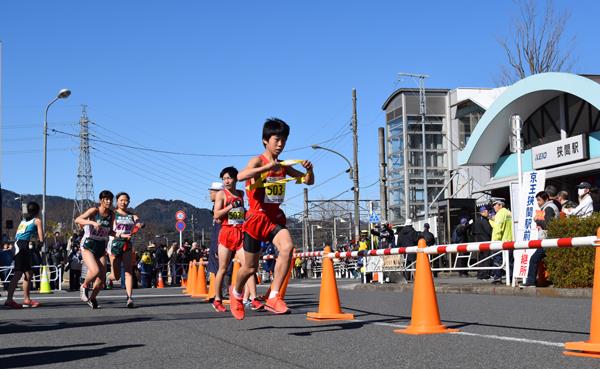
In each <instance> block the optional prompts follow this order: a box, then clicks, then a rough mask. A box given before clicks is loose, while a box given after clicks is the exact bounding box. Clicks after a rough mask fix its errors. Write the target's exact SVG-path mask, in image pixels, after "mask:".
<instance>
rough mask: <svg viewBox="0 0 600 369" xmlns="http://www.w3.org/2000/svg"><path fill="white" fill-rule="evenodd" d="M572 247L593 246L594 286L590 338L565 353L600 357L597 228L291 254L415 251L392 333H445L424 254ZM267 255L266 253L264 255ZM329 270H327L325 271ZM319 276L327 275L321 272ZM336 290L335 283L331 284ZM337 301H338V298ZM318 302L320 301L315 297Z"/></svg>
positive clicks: (325, 292) (324, 288)
mask: <svg viewBox="0 0 600 369" xmlns="http://www.w3.org/2000/svg"><path fill="white" fill-rule="evenodd" d="M572 247H596V251H595V266H594V286H593V290H592V311H591V318H590V339H589V340H587V341H582V342H567V343H565V349H566V351H564V354H565V355H569V356H586V357H593V358H600V228H599V229H598V230H597V233H596V236H588V237H572V238H558V239H546V240H532V241H492V242H473V243H464V244H455V245H437V246H426V244H425V240H423V239H421V240H419V246H410V247H396V248H388V249H378V250H364V251H348V252H330V251H329V249H328V248H327V249H325V250H324V251H315V252H303V253H297V254H294V255H293V257H294V258H298V257H300V258H304V257H321V258H323V259H341V258H355V257H361V256H362V257H368V256H386V255H400V254H417V269H416V275H415V282H414V287H413V305H412V316H411V324H410V325H409V326H408V328H406V329H403V330H395V332H396V333H405V334H437V333H448V332H451V331H453V330H451V329H448V328H446V327H445V326H443V325H442V324H441V320H440V316H439V309H438V304H437V297H436V295H435V288H434V284H433V277H432V273H431V267H430V265H429V258H428V255H432V254H447V253H459V252H482V251H507V250H526V249H545V248H572ZM267 258H271V256H266V257H264V259H267ZM328 273H329V272H328ZM323 274H324V275H323V279H324V278H329V277H326V276H325V271H324V272H323ZM335 292H336V293H337V286H336V288H335ZM332 293H333V292H331V283H330V282H328V284H327V285H325V284H324V283H323V282H322V284H321V294H320V300H324V299H326V298H329V297H328V296H330V295H331V294H332ZM338 303H339V302H338ZM319 306H321V301H319Z"/></svg>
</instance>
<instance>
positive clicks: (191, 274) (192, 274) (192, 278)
mask: <svg viewBox="0 0 600 369" xmlns="http://www.w3.org/2000/svg"><path fill="white" fill-rule="evenodd" d="M197 275H198V269H197V268H196V263H195V262H194V261H191V262H190V269H189V270H188V284H187V289H186V291H187V294H188V295H190V296H191V295H192V294H193V293H194V291H195V290H196V276H197Z"/></svg>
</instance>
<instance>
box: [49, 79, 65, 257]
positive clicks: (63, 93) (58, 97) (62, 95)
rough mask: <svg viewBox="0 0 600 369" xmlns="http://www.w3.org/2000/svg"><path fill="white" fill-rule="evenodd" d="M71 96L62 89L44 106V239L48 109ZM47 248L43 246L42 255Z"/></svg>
mask: <svg viewBox="0 0 600 369" xmlns="http://www.w3.org/2000/svg"><path fill="white" fill-rule="evenodd" d="M70 95H71V90H69V89H66V88H63V89H62V90H60V91H58V95H56V97H55V98H54V99H53V100H52V101H50V103H49V104H48V105H47V106H46V113H45V114H44V172H43V174H42V177H43V184H42V187H43V193H42V234H43V235H44V237H46V163H47V156H48V155H47V154H48V149H47V144H48V109H50V106H52V104H54V103H55V102H56V101H57V100H58V99H66V98H67V97H69V96H70ZM46 249H47V247H46V246H45V244H44V253H45V250H46Z"/></svg>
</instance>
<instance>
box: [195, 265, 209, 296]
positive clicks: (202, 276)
mask: <svg viewBox="0 0 600 369" xmlns="http://www.w3.org/2000/svg"><path fill="white" fill-rule="evenodd" d="M207 296H208V290H207V289H206V271H205V270H204V263H203V262H202V260H200V263H199V265H198V271H197V273H196V283H195V284H194V292H192V297H193V298H206V297H207Z"/></svg>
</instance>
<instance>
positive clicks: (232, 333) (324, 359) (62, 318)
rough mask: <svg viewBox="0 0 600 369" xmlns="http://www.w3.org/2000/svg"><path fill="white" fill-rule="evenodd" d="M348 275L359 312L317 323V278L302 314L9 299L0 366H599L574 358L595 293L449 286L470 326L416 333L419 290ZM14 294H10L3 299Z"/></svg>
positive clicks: (300, 302)
mask: <svg viewBox="0 0 600 369" xmlns="http://www.w3.org/2000/svg"><path fill="white" fill-rule="evenodd" d="M352 283H354V282H350V281H346V282H340V285H339V286H340V300H341V302H342V307H343V309H344V311H345V312H350V313H354V314H355V316H356V320H354V321H350V322H327V323H315V322H311V321H307V320H306V316H305V314H306V312H307V311H316V309H317V307H318V297H319V285H318V282H315V281H311V282H300V283H298V282H293V283H292V284H291V285H290V288H289V289H288V297H287V301H288V305H289V306H290V307H291V308H292V309H293V312H292V314H289V315H285V316H274V315H271V314H270V313H267V312H249V313H248V314H247V317H246V319H245V320H243V321H236V320H235V319H233V318H232V317H231V315H230V313H229V312H228V313H226V314H220V313H216V312H214V311H213V310H212V308H211V307H210V305H208V304H206V303H200V302H199V301H198V300H193V299H191V298H189V297H185V296H183V295H182V294H181V292H180V289H175V288H165V289H159V290H157V289H145V290H136V291H135V294H134V296H136V298H135V301H136V304H137V306H138V307H137V308H136V309H132V310H128V309H125V308H124V305H125V297H124V294H123V292H122V291H120V290H113V291H103V293H102V294H101V296H100V298H99V302H100V304H101V306H102V309H99V310H91V309H90V308H89V307H88V306H87V305H85V304H83V303H82V302H81V301H79V300H78V296H77V294H75V293H56V294H53V295H50V296H48V295H44V296H36V298H37V297H39V301H40V302H42V303H43V306H42V307H39V308H37V309H23V310H9V309H6V308H1V309H0V368H21V367H35V368H243V367H246V368H324V367H326V368H392V367H393V368H494V369H495V368H540V369H542V368H543V369H548V368H586V369H589V368H600V359H587V358H578V357H567V356H564V355H563V354H562V351H563V347H562V345H563V343H564V342H567V341H579V340H586V339H588V338H589V317H590V305H591V301H590V300H589V299H566V298H535V297H523V296H489V295H466V294H461V295H452V294H440V295H438V302H439V305H440V315H441V317H442V320H443V322H444V324H446V325H448V326H451V327H455V328H459V329H460V333H454V334H443V335H427V336H407V335H401V334H396V333H394V332H393V330H394V329H397V328H401V327H404V326H406V325H407V324H408V323H409V322H410V311H411V310H410V309H411V300H412V295H411V293H409V292H390V291H364V290H360V291H359V290H352V289H351V287H352ZM3 301H4V297H2V298H0V303H3Z"/></svg>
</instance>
